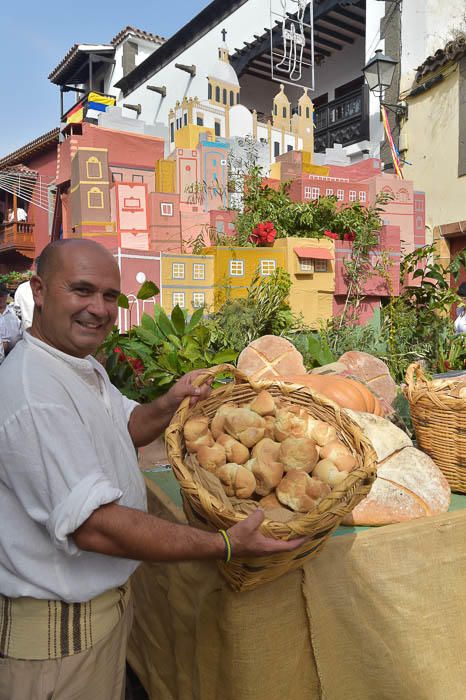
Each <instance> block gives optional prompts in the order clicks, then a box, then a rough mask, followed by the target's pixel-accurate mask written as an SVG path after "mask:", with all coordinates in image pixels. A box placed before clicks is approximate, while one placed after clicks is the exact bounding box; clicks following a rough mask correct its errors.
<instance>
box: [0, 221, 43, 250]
mask: <svg viewBox="0 0 466 700" xmlns="http://www.w3.org/2000/svg"><path fill="white" fill-rule="evenodd" d="M14 250H16V251H18V253H21V254H22V255H26V256H27V257H29V258H31V257H34V250H35V244H34V224H31V223H28V222H27V221H12V222H10V223H8V224H1V225H0V253H4V252H6V251H14Z"/></svg>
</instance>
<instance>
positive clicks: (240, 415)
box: [224, 408, 265, 447]
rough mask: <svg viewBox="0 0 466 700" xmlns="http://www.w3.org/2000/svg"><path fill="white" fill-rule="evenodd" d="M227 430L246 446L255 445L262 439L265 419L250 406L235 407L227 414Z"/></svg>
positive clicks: (225, 425)
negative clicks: (251, 409) (250, 408)
mask: <svg viewBox="0 0 466 700" xmlns="http://www.w3.org/2000/svg"><path fill="white" fill-rule="evenodd" d="M224 427H225V431H226V432H227V433H228V434H229V435H231V436H232V437H234V438H235V439H236V440H239V441H240V442H241V443H242V444H243V445H245V446H246V447H253V445H255V444H256V443H257V442H259V440H262V438H263V437H264V432H265V421H264V419H263V418H262V417H261V416H259V415H258V414H257V413H254V411H250V410H249V408H234V409H232V410H231V411H229V412H228V413H227V415H226V416H225V423H224Z"/></svg>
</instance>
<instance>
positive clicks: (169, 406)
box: [128, 369, 212, 447]
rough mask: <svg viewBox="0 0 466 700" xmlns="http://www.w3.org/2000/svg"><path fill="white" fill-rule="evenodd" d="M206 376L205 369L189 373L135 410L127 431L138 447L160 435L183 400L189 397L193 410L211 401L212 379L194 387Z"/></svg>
mask: <svg viewBox="0 0 466 700" xmlns="http://www.w3.org/2000/svg"><path fill="white" fill-rule="evenodd" d="M204 372H205V370H203V369H196V370H194V371H193V372H188V373H187V374H185V375H184V377H181V379H179V380H178V381H177V382H176V384H174V385H173V386H172V388H171V389H170V390H169V391H167V393H166V394H164V395H163V396H159V398H158V399H155V400H154V401H152V402H151V403H148V404H144V405H141V406H137V408H135V409H134V411H133V412H132V413H131V416H130V418H129V423H128V429H129V432H130V435H131V438H132V440H133V443H134V445H135V447H144V445H148V444H149V443H150V442H152V441H153V440H155V439H156V438H157V437H158V436H159V435H161V434H162V433H163V431H164V430H165V428H166V427H167V425H168V424H169V423H170V421H171V419H172V418H173V414H174V413H175V411H176V410H177V408H178V406H179V405H180V403H181V402H182V401H183V399H184V398H186V397H187V396H189V397H190V406H194V405H195V404H196V403H197V402H198V401H201V400H202V399H206V398H207V397H208V395H209V394H210V392H211V386H210V385H211V383H212V379H208V380H207V382H206V383H205V384H203V385H202V386H201V387H200V388H197V387H194V386H193V381H194V380H195V379H196V377H198V376H199V375H200V374H203V373H204Z"/></svg>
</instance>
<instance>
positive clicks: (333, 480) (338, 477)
mask: <svg viewBox="0 0 466 700" xmlns="http://www.w3.org/2000/svg"><path fill="white" fill-rule="evenodd" d="M312 476H314V477H315V478H316V479H320V480H321V481H323V482H324V484H328V485H329V486H332V487H333V486H337V484H341V482H342V481H344V480H345V479H346V477H347V476H348V472H345V471H340V470H339V469H338V468H337V466H336V465H335V464H334V463H333V462H332V461H331V460H330V459H322V460H320V462H317V464H316V466H315V467H314V470H313V472H312Z"/></svg>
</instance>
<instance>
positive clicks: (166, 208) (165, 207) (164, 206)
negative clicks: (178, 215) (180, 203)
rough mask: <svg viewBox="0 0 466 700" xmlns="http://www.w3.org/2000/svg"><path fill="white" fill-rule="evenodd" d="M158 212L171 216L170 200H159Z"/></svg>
mask: <svg viewBox="0 0 466 700" xmlns="http://www.w3.org/2000/svg"><path fill="white" fill-rule="evenodd" d="M160 213H161V215H162V216H173V204H172V203H171V202H160Z"/></svg>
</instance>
